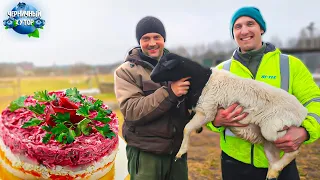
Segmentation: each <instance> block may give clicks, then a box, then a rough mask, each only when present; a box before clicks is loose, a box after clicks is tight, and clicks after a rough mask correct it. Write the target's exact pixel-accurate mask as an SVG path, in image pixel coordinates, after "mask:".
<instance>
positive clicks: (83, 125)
mask: <svg viewBox="0 0 320 180" xmlns="http://www.w3.org/2000/svg"><path fill="white" fill-rule="evenodd" d="M90 122H91V120H90V119H87V118H84V119H82V120H81V121H80V122H79V123H78V126H77V129H78V131H79V130H80V132H82V133H83V134H84V135H89V134H90V132H91V130H92V128H91V126H88V124H89V123H90Z"/></svg>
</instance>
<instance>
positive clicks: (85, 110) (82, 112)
mask: <svg viewBox="0 0 320 180" xmlns="http://www.w3.org/2000/svg"><path fill="white" fill-rule="evenodd" d="M89 108H90V107H89V106H86V105H83V106H80V107H79V109H77V115H80V116H84V117H86V118H88V117H89Z"/></svg>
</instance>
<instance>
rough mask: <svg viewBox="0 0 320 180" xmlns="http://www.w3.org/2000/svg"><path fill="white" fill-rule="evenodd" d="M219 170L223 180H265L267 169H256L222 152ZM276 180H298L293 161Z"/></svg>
mask: <svg viewBox="0 0 320 180" xmlns="http://www.w3.org/2000/svg"><path fill="white" fill-rule="evenodd" d="M221 170H222V179H223V180H265V179H266V177H267V171H268V169H267V168H256V167H254V166H252V165H251V164H245V163H243V162H240V161H238V160H236V159H234V158H232V157H230V156H228V155H227V154H226V153H224V152H223V151H222V153H221ZM278 180H300V177H299V172H298V169H297V165H296V162H295V160H293V161H292V162H291V163H290V164H288V165H287V166H286V167H285V168H283V170H282V172H281V173H280V175H279V177H278Z"/></svg>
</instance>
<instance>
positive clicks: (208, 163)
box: [188, 129, 320, 180]
mask: <svg viewBox="0 0 320 180" xmlns="http://www.w3.org/2000/svg"><path fill="white" fill-rule="evenodd" d="M219 141H220V139H219V134H217V133H213V132H210V131H209V130H206V129H205V130H204V131H203V132H202V133H201V134H195V133H194V134H192V136H191V144H190V150H189V153H188V159H189V161H188V163H189V179H192V180H205V179H208V180H209V179H210V180H211V179H212V180H219V179H221V171H220V153H221V150H220V147H219ZM297 165H298V169H299V173H300V177H301V180H316V179H320V171H319V167H320V141H319V140H318V141H316V142H315V143H312V144H309V145H303V146H302V147H301V153H300V154H299V156H298V158H297Z"/></svg>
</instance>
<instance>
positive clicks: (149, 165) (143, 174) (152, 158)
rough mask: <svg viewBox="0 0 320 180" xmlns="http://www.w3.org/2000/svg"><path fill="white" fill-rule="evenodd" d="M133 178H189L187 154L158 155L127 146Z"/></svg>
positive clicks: (164, 179)
mask: <svg viewBox="0 0 320 180" xmlns="http://www.w3.org/2000/svg"><path fill="white" fill-rule="evenodd" d="M126 150H127V158H128V170H129V174H130V179H131V180H188V166H187V156H186V155H183V156H182V158H180V159H178V160H177V161H175V156H174V155H157V154H153V153H148V152H143V151H140V150H139V149H137V148H134V147H131V146H127V147H126Z"/></svg>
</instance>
